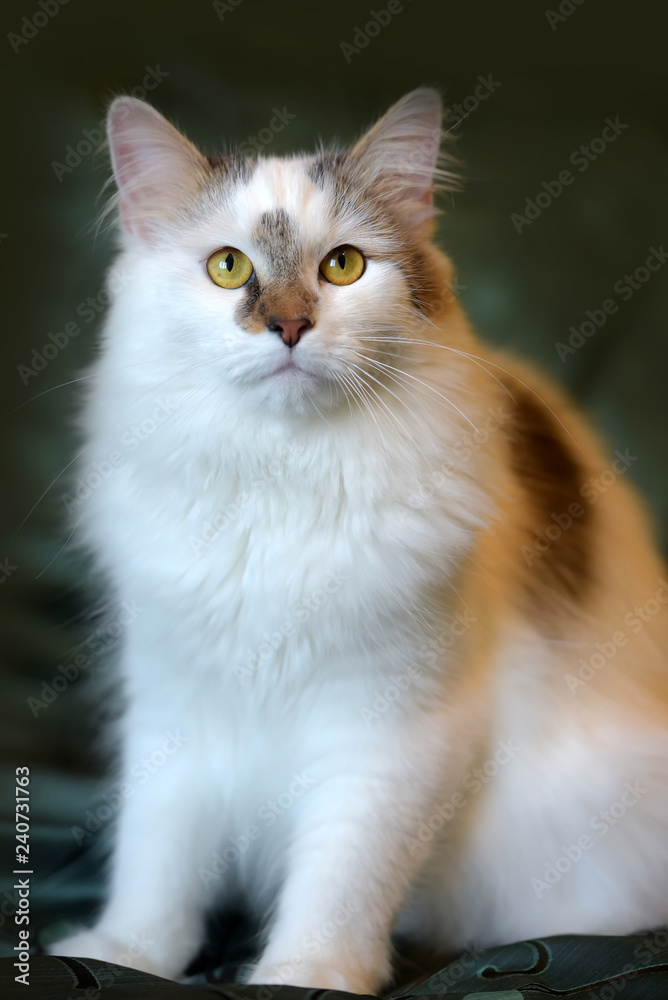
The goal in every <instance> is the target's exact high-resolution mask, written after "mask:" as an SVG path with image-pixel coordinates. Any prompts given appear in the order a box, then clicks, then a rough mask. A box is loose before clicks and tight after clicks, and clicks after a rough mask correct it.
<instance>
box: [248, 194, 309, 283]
mask: <svg viewBox="0 0 668 1000" xmlns="http://www.w3.org/2000/svg"><path fill="white" fill-rule="evenodd" d="M251 239H252V240H253V243H254V244H255V245H256V246H258V247H259V248H260V250H261V251H262V253H263V254H264V256H265V258H266V260H267V262H268V265H269V269H270V274H269V275H268V276H267V277H268V279H269V280H271V281H298V280H299V278H300V277H301V274H302V265H303V255H302V249H301V245H300V243H299V238H298V232H297V225H296V224H295V222H294V221H293V220H292V219H291V218H290V216H289V215H288V213H287V212H286V211H285V209H284V208H277V209H275V210H274V211H273V212H263V213H262V215H261V216H260V218H259V219H258V220H257V222H256V223H255V225H254V226H253V229H252V232H251Z"/></svg>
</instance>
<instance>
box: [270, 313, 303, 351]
mask: <svg viewBox="0 0 668 1000" xmlns="http://www.w3.org/2000/svg"><path fill="white" fill-rule="evenodd" d="M312 326H313V323H312V322H311V320H310V319H306V317H305V316H302V317H301V318H300V319H277V318H276V317H272V319H270V320H269V322H268V323H267V329H268V330H270V331H271V332H272V333H277V334H278V335H279V336H280V338H281V340H282V341H283V343H284V344H286V345H287V346H288V347H294V346H295V344H298V343H299V341H300V340H301V338H302V336H303V334H305V333H306V331H307V330H310V329H311V327H312Z"/></svg>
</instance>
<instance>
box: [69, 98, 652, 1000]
mask: <svg viewBox="0 0 668 1000" xmlns="http://www.w3.org/2000/svg"><path fill="white" fill-rule="evenodd" d="M440 129H441V105H440V100H439V98H438V95H437V94H436V93H435V92H433V91H431V90H418V91H415V92H413V93H412V94H409V95H408V96H407V97H405V98H404V99H402V100H401V101H399V103H398V104H396V105H395V106H394V107H393V108H391V109H390V111H389V112H388V113H387V114H386V115H385V117H384V118H383V119H381V121H380V122H379V123H378V124H376V126H375V127H374V128H373V129H372V130H371V131H370V132H368V133H367V134H366V135H365V136H364V137H363V138H362V139H361V140H360V142H359V143H358V144H357V145H356V146H354V147H353V148H352V149H350V150H345V149H341V150H331V151H324V152H320V153H318V154H314V155H299V156H295V157H293V158H274V157H267V158H264V157H260V158H258V159H257V160H252V159H243V158H240V157H238V156H235V155H230V156H224V157H221V158H219V159H210V158H207V157H205V156H203V155H202V154H201V153H200V152H198V151H197V150H196V149H195V148H194V147H193V146H192V145H191V144H190V143H189V142H188V141H187V140H186V139H184V138H183V137H182V136H181V135H180V134H179V133H178V132H177V131H176V130H175V129H174V128H173V127H172V126H171V125H169V124H168V123H167V122H166V121H165V120H164V119H163V118H162V117H161V116H160V115H159V114H158V113H157V112H156V111H154V110H153V109H152V108H150V107H149V106H147V105H146V104H144V103H142V102H140V101H137V100H133V99H130V98H123V97H121V98H119V99H117V100H116V101H114V103H113V104H112V106H111V109H110V112H109V144H110V149H111V155H112V162H113V167H114V174H115V179H116V183H117V186H118V197H117V201H116V204H117V206H118V210H119V217H120V220H121V225H120V226H119V229H120V233H121V252H120V257H119V259H118V261H117V264H116V267H117V268H120V269H121V270H122V273H123V274H124V277H125V280H124V281H123V282H120V283H118V284H119V285H120V287H119V290H118V291H117V292H116V294H115V296H114V301H113V303H112V305H111V308H110V310H109V314H108V317H107V321H106V325H105V330H104V340H103V349H102V352H101V355H100V358H99V360H98V361H97V363H96V364H95V366H94V368H93V371H92V378H91V379H90V386H91V388H90V391H89V393H88V397H87V402H86V407H85V412H84V414H83V422H82V425H83V427H84V432H85V438H86V441H85V448H84V450H83V453H82V458H81V461H80V467H79V472H78V474H79V475H89V474H90V473H91V472H92V473H94V472H96V471H97V473H98V475H97V477H96V478H94V482H95V487H94V488H93V489H91V492H90V496H89V498H88V499H87V500H86V501H85V503H82V504H81V505H80V506H78V507H77V510H76V511H75V517H76V519H77V520H78V521H80V533H81V537H82V539H83V541H84V542H85V544H86V545H87V546H88V547H89V548H90V550H92V552H93V553H94V554H95V556H96V558H97V562H98V565H99V567H100V569H101V571H103V573H104V574H105V576H106V578H107V579H108V581H109V585H110V587H111V589H112V591H113V594H114V596H115V597H116V598H117V599H118V601H119V602H129V603H131V604H133V606H134V607H135V608H137V609H139V613H138V614H137V615H136V620H134V621H132V623H131V624H129V625H128V626H127V628H126V629H125V631H124V634H123V637H122V655H121V656H120V657H119V662H118V688H119V690H120V691H121V692H122V700H123V705H124V709H123V714H122V718H121V719H120V721H119V723H118V731H119V736H120V741H121V746H122V753H121V771H120V775H119V777H120V781H121V782H122V784H121V785H120V789H121V796H122V798H123V800H124V801H123V807H122V810H121V814H120V817H119V824H118V831H117V842H116V847H115V852H114V856H113V864H112V871H111V882H110V887H109V892H108V900H107V903H106V905H105V907H104V909H103V911H102V913H101V915H100V916H99V919H98V921H97V923H96V924H95V926H94V927H93V928H92V929H91V930H84V931H82V932H81V933H79V934H77V935H75V936H74V937H72V938H69V939H67V940H65V941H62V942H60V943H59V944H58V945H57V946H55V947H54V949H53V950H54V951H55V952H57V953H59V954H70V955H81V956H88V957H93V958H99V959H106V960H109V961H112V962H114V961H116V962H121V963H127V964H132V963H133V962H134V964H136V965H137V966H138V967H139V968H143V969H146V970H150V971H155V972H157V973H159V974H161V975H163V976H166V977H171V978H176V977H179V976H180V975H182V974H183V973H184V970H185V968H186V966H187V965H188V963H189V961H190V960H191V959H192V958H193V957H194V956H195V954H196V953H197V951H198V948H199V947H200V945H201V944H202V938H203V925H204V918H205V914H206V911H207V910H208V909H210V908H212V907H217V906H221V905H223V904H224V903H225V900H226V899H231V898H232V897H233V896H236V895H237V894H239V893H240V894H242V896H243V898H244V899H245V900H246V902H247V903H248V905H249V906H251V907H252V908H253V910H254V911H255V912H256V913H257V914H259V915H261V916H263V917H266V924H267V927H266V940H265V942H264V946H263V950H262V954H261V956H260V958H259V961H258V963H257V965H256V967H255V969H254V971H253V974H252V976H251V980H250V981H251V982H253V983H292V984H296V985H307V986H316V987H331V988H338V989H344V990H350V991H357V992H365V993H372V992H375V991H377V990H378V989H379V988H380V987H381V986H382V984H383V983H384V982H385V981H387V979H388V977H389V975H390V958H391V953H390V934H391V932H392V930H393V929H399V930H401V931H402V932H403V933H405V934H409V935H414V936H416V937H418V938H419V939H421V940H422V941H427V942H430V943H432V944H434V945H436V946H438V947H447V948H449V949H453V948H461V947H463V946H464V945H467V944H472V945H477V946H480V945H488V944H495V943H503V942H509V941H512V940H515V939H522V938H524V937H527V936H536V935H548V934H559V933H563V932H581V933H584V932H587V933H613V934H616V933H619V934H623V933H626V932H630V931H633V930H636V929H638V928H640V927H643V926H649V925H653V924H657V923H662V922H664V921H666V920H667V919H668V865H667V860H668V836H667V834H668V800H667V776H668V766H667V746H668V740H667V735H668V684H667V680H668V673H667V669H666V650H667V649H668V643H667V642H666V618H667V612H666V607H667V602H668V587H667V586H666V584H665V582H664V579H665V578H664V575H663V574H664V572H665V571H664V569H663V567H662V565H661V563H660V561H659V559H658V557H657V556H655V555H654V554H653V550H652V545H651V541H650V540H649V534H648V530H647V528H646V525H645V519H644V515H643V514H642V511H641V510H640V507H639V504H638V501H637V500H636V498H635V496H634V495H633V493H632V491H631V490H630V488H629V487H628V486H627V484H626V483H625V481H624V480H623V478H620V477H622V474H623V472H624V471H625V466H624V464H623V459H620V458H619V457H617V458H616V459H614V460H613V464H612V465H611V464H610V461H609V460H608V459H607V458H605V457H604V455H603V453H602V451H601V450H600V447H599V445H598V443H597V441H596V439H595V437H594V436H593V435H592V433H591V431H590V430H589V429H588V428H587V427H586V425H585V424H584V423H583V422H582V421H581V419H580V418H579V417H578V415H577V414H575V413H573V411H572V409H571V408H570V407H569V405H568V403H567V402H566V401H565V400H563V399H562V398H561V396H560V395H559V394H558V393H557V392H556V391H555V390H554V389H553V388H552V387H550V386H549V385H546V384H545V383H544V382H543V381H542V380H540V379H539V378H538V377H537V376H536V375H535V374H534V373H532V372H530V371H528V370H527V369H526V368H520V367H519V366H517V365H516V364H515V362H509V361H508V360H507V359H500V358H499V356H497V355H495V354H493V353H492V352H490V351H489V349H487V348H483V347H482V346H481V344H480V343H479V342H478V341H477V339H476V338H475V336H474V334H473V333H472V332H471V330H470V329H469V327H468V326H467V323H466V320H465V318H464V317H463V315H462V313H461V310H460V308H459V305H458V303H457V301H456V300H455V298H454V297H453V295H452V294H451V292H450V289H451V287H452V272H451V266H450V264H449V262H448V261H447V259H446V258H445V256H444V255H443V254H442V253H441V252H440V251H439V250H437V249H436V247H435V246H434V245H433V243H432V242H431V236H432V231H433V213H434V209H433V199H432V190H433V188H434V186H435V184H436V185H440V186H443V185H445V184H447V182H448V176H447V173H446V172H445V171H443V170H441V169H440V168H439V167H438V165H437V164H438V151H439V140H440V137H441V133H440ZM509 367H510V368H512V372H513V373H512V374H511V372H510V371H509V370H508V369H509ZM515 373H519V374H515ZM615 462H617V464H616V465H615V464H614V463H615ZM610 470H613V472H614V476H613V479H614V480H615V481H614V485H613V486H610V487H609V488H608V489H606V492H605V493H603V491H602V490H599V491H597V489H596V486H595V483H596V482H598V481H599V480H600V477H601V476H602V475H603V474H605V473H608V478H609V473H610ZM592 497H593V499H592ZM576 508H578V509H577V510H576ZM641 612H642V613H641ZM636 622H637V623H638V624H637V625H636V624H635V623H636ZM170 740H171V741H172V742H171V743H170V752H169V753H167V752H166V751H165V750H163V751H162V752H161V748H163V744H165V741H167V742H169V741H170ZM156 755H157V756H156ZM147 758H148V759H153V760H160V766H155V767H153V768H152V773H151V774H150V778H149V779H148V780H145V781H142V782H141V783H140V782H138V781H137V779H136V774H137V767H138V765H140V762H142V761H143V760H146V759H147Z"/></svg>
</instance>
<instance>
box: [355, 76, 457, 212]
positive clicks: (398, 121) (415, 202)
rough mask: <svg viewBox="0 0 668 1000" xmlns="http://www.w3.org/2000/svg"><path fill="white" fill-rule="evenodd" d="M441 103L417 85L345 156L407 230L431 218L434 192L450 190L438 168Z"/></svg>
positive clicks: (451, 182)
mask: <svg viewBox="0 0 668 1000" xmlns="http://www.w3.org/2000/svg"><path fill="white" fill-rule="evenodd" d="M442 120H443V105H442V103H441V97H440V95H439V93H438V92H437V91H436V90H431V89H430V88H427V87H423V88H420V89H419V90H413V91H411V93H410V94H406V96H405V97H402V98H401V100H400V101H397V103H396V104H393V105H392V107H391V108H390V109H389V111H387V112H386V113H385V114H384V115H383V117H382V118H381V119H380V120H379V121H377V122H376V124H375V125H374V126H373V128H371V129H370V130H369V131H368V132H367V133H366V134H365V135H363V136H362V138H361V139H360V140H359V142H358V143H357V145H356V146H354V147H353V149H352V152H351V155H352V157H353V161H354V162H355V164H356V166H357V168H358V169H360V170H361V171H362V173H363V176H364V178H365V180H366V181H368V182H370V183H371V185H372V187H373V188H376V189H377V190H378V191H379V192H380V193H382V195H384V196H385V197H389V198H391V199H392V202H393V204H394V205H395V206H396V207H397V208H398V209H399V210H400V211H401V213H402V215H403V216H404V218H405V219H406V222H407V224H408V225H409V227H411V228H415V229H420V228H422V227H423V226H424V224H425V222H427V221H428V220H429V219H430V218H431V216H432V215H433V214H434V197H433V192H434V188H436V187H439V188H448V189H452V188H454V187H456V179H455V176H454V174H452V173H450V171H448V170H446V169H444V168H443V166H442V164H443V162H444V156H443V153H442V151H441V140H442V139H443V132H442V130H441V124H442Z"/></svg>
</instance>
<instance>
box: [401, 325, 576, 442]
mask: <svg viewBox="0 0 668 1000" xmlns="http://www.w3.org/2000/svg"><path fill="white" fill-rule="evenodd" d="M381 339H382V338H381ZM395 342H396V343H403V344H417V345H421V346H424V347H436V348H439V349H441V350H444V351H452V353H453V354H459V355H460V356H461V357H463V358H470V359H471V360H476V361H482V362H484V364H488V365H492V367H493V368H498V370H499V371H501V372H503V373H504V375H508V376H509V377H510V378H513V379H515V381H516V382H519V383H520V385H521V386H523V387H524V388H525V389H526V390H527V391H528V392H530V393H532V395H534V396H535V397H536V399H538V400H539V401H540V402H541V403H542V404H543V406H544V407H545V408H546V409H547V410H549V412H550V413H551V414H552V416H553V417H554V419H555V420H556V421H557V423H558V424H559V426H560V427H561V428H562V430H563V431H564V432H565V433H566V434H567V435H568V437H569V438H570V439H571V441H572V442H573V444H574V445H575V446H576V447H577V448H579V450H580V451H584V449H583V448H582V446H581V445H580V444H579V443H578V441H577V440H576V439H575V438H574V437H573V435H572V434H571V432H570V431H569V429H568V427H566V425H565V424H564V423H563V421H562V420H560V419H559V417H558V416H557V414H556V413H555V412H554V410H553V409H552V407H551V406H550V404H549V403H548V402H547V401H546V400H545V399H543V397H542V396H541V395H540V393H539V392H537V390H536V389H534V388H533V387H532V386H530V385H528V384H527V383H526V382H525V381H524V380H523V379H521V378H520V377H519V375H516V374H515V373H514V372H512V371H509V370H508V369H507V368H504V367H503V365H499V364H497V363H496V362H495V361H490V359H489V358H480V357H479V356H478V355H477V354H471V353H469V352H468V351H462V350H460V349H458V348H455V347H449V346H448V345H447V344H436V343H434V342H432V341H430V340H412V339H411V338H398V337H397V338H395ZM490 374H491V372H490Z"/></svg>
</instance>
